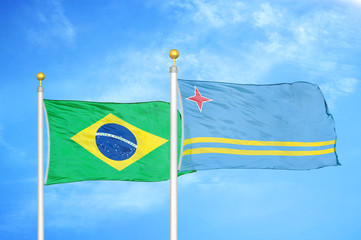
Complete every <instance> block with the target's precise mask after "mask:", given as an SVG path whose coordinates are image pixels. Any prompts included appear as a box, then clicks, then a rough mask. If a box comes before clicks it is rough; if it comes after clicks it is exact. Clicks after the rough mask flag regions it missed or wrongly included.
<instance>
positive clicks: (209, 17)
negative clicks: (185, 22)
mask: <svg viewBox="0 0 361 240" xmlns="http://www.w3.org/2000/svg"><path fill="white" fill-rule="evenodd" d="M165 7H166V9H170V8H180V9H182V10H186V11H187V15H189V16H191V17H190V19H192V21H193V22H194V23H197V24H202V25H204V26H205V27H206V28H208V27H213V28H221V27H224V26H226V25H228V24H238V23H240V22H242V21H244V4H243V3H242V2H240V1H229V0H228V1H206V0H186V1H180V0H174V1H167V3H166V4H165ZM180 17H181V15H180ZM187 19H188V18H187Z"/></svg>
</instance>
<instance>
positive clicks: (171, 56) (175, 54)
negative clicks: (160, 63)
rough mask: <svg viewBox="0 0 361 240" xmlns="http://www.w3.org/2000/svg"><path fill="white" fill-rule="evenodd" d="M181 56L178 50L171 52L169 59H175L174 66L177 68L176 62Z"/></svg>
mask: <svg viewBox="0 0 361 240" xmlns="http://www.w3.org/2000/svg"><path fill="white" fill-rule="evenodd" d="M178 56H179V52H178V50H177V49H172V50H170V51H169V57H170V58H172V59H173V66H175V60H176V59H177V57H178Z"/></svg>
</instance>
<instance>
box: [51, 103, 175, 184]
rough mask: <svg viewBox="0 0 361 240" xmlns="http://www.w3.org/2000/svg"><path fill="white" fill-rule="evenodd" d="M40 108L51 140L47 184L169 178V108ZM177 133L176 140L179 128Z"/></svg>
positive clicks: (66, 105)
mask: <svg viewBox="0 0 361 240" xmlns="http://www.w3.org/2000/svg"><path fill="white" fill-rule="evenodd" d="M44 103H45V107H46V112H47V117H48V125H49V137H50V158H49V163H48V173H47V179H46V184H47V185H50V184H56V183H65V182H75V181H85V180H126V181H161V180H167V179H169V155H170V154H169V129H170V119H169V103H165V102H146V103H132V104H120V103H98V102H82V101H56V100H44ZM178 131H179V139H180V136H181V127H180V125H179V127H178ZM179 142H180V141H179Z"/></svg>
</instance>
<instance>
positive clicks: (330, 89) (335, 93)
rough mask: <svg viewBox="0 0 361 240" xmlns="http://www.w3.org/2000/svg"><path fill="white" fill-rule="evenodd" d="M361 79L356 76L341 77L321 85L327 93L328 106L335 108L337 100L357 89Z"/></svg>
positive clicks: (325, 93) (324, 92)
mask: <svg viewBox="0 0 361 240" xmlns="http://www.w3.org/2000/svg"><path fill="white" fill-rule="evenodd" d="M358 83H359V81H358V80H357V79H354V78H341V79H336V80H334V81H330V82H327V83H324V84H321V85H320V88H321V90H322V92H323V94H324V95H325V98H326V100H327V104H328V106H329V107H330V108H331V109H332V108H335V104H336V100H337V98H339V97H344V96H348V95H350V94H352V93H354V92H355V91H356V89H357V85H358Z"/></svg>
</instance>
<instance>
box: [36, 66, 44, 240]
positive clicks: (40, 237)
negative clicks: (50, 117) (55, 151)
mask: <svg viewBox="0 0 361 240" xmlns="http://www.w3.org/2000/svg"><path fill="white" fill-rule="evenodd" d="M36 78H37V79H38V80H39V81H40V86H39V87H38V89H37V92H38V240H44V130H43V127H44V119H43V93H44V88H43V87H42V86H41V82H42V81H43V80H44V78H45V75H44V73H42V72H39V73H38V74H37V75H36Z"/></svg>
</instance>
